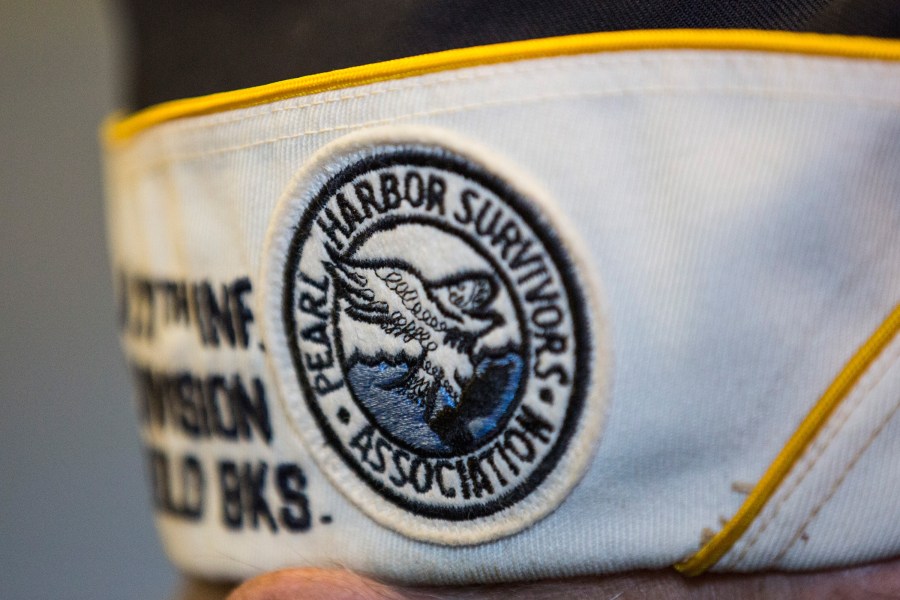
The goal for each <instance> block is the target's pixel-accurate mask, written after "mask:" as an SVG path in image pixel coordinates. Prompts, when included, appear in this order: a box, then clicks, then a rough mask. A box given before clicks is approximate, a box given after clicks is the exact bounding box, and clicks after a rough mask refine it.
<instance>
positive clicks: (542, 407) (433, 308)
mask: <svg viewBox="0 0 900 600" xmlns="http://www.w3.org/2000/svg"><path fill="white" fill-rule="evenodd" d="M496 163H497V161H496V159H493V158H490V157H488V156H487V155H486V153H484V151H481V150H474V149H473V148H472V147H471V146H470V145H467V144H464V143H462V142H460V141H458V140H457V139H456V138H455V137H451V136H448V135H447V134H443V133H435V132H434V130H431V129H424V130H423V129H418V128H414V129H409V128H403V129H392V130H390V131H389V132H385V131H381V132H378V131H376V132H371V133H367V134H362V135H357V136H352V137H350V138H348V139H345V140H342V141H339V142H338V143H337V144H334V145H332V146H331V147H329V148H326V149H325V150H324V151H323V152H320V153H319V154H318V155H317V156H316V157H314V159H313V160H312V161H311V163H310V164H309V165H307V166H306V167H305V168H304V169H303V170H302V171H301V173H300V175H299V176H298V178H297V179H296V180H295V182H294V183H293V184H292V186H291V188H290V190H289V191H288V193H287V194H286V196H285V197H284V198H283V199H282V201H281V205H280V207H279V209H278V211H277V214H276V216H275V218H274V221H273V224H272V229H271V230H270V239H269V252H268V263H267V269H268V272H267V276H266V280H267V290H266V294H267V296H266V299H265V302H266V315H267V317H266V319H267V335H268V337H269V348H270V355H271V356H272V359H273V363H274V370H275V372H276V373H277V376H278V379H279V384H280V388H281V391H282V397H283V400H284V405H285V408H286V411H287V414H288V415H289V418H291V419H292V420H293V421H294V425H295V428H296V430H297V431H298V432H299V434H300V435H301V437H302V438H303V439H304V440H305V441H306V443H307V446H308V447H309V449H310V451H311V452H312V454H313V456H314V457H315V458H316V459H317V461H318V462H319V464H320V466H321V467H322V470H323V471H324V472H325V473H326V475H328V476H329V477H330V478H331V480H332V482H333V483H334V484H335V485H336V486H337V487H338V488H339V489H341V490H342V491H343V492H344V493H345V494H346V495H347V496H348V497H349V498H351V499H352V500H353V501H354V502H355V503H356V504H357V505H358V506H359V508H361V509H362V510H363V511H365V512H366V513H368V514H369V515H370V516H372V517H373V518H375V519H376V520H377V521H378V522H380V523H382V524H384V525H386V526H388V527H391V528H393V529H395V530H397V531H400V532H402V533H404V534H406V535H409V536H411V537H415V538H418V539H423V540H428V541H432V542H439V543H446V544H467V543H477V542H483V541H487V540H490V539H494V538H497V537H499V536H502V535H508V534H510V533H513V532H515V531H517V530H520V529H522V528H524V527H526V526H528V525H530V524H531V523H533V522H534V521H536V520H537V519H539V518H541V517H542V516H544V515H546V514H548V513H549V512H550V511H552V510H553V509H554V508H555V507H556V506H557V505H558V504H559V502H561V501H562V500H563V498H564V497H565V496H566V494H567V493H568V492H569V491H570V490H571V488H572V487H573V486H574V485H575V483H576V482H577V481H578V479H579V477H580V476H581V474H582V473H583V472H584V470H585V468H586V466H587V464H588V462H589V460H590V456H591V454H592V449H593V447H594V445H595V441H596V439H597V437H598V436H599V431H600V427H601V423H602V420H603V414H604V404H603V399H604V398H603V397H604V393H605V387H606V386H605V376H606V364H607V360H606V356H607V349H606V346H605V341H604V339H603V337H602V336H601V334H600V332H601V328H600V327H599V326H598V319H597V315H596V314H595V312H596V311H595V308H594V306H593V304H592V302H591V301H590V298H589V296H590V294H589V291H590V289H589V288H590V287H591V286H590V285H589V284H588V283H587V282H586V280H585V277H584V273H583V272H582V271H583V268H582V262H581V261H580V260H578V259H576V258H575V257H574V253H575V249H573V246H577V244H575V243H574V240H573V239H572V233H571V231H570V230H569V229H568V228H565V227H563V226H562V225H561V224H560V223H559V221H560V220H561V219H560V218H559V217H558V216H556V217H554V216H553V215H551V213H552V212H554V211H555V210H556V209H555V208H554V207H553V206H552V205H551V204H550V203H549V202H548V201H546V200H543V199H542V198H543V196H542V195H541V194H539V193H537V192H534V191H529V190H531V188H530V187H529V186H528V185H527V184H525V183H524V182H523V181H522V177H521V176H520V175H516V174H515V173H513V172H512V170H511V169H509V168H508V167H507V168H499V167H498V165H497V164H496Z"/></svg>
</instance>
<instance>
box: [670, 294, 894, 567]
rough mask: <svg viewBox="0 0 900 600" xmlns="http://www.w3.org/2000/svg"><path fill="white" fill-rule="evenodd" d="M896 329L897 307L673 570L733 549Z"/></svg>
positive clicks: (703, 564) (712, 561) (700, 564)
mask: <svg viewBox="0 0 900 600" xmlns="http://www.w3.org/2000/svg"><path fill="white" fill-rule="evenodd" d="M898 330H900V304H898V305H896V306H895V307H894V308H893V310H892V311H891V312H890V314H889V315H888V316H887V318H886V319H885V320H884V322H882V323H881V325H880V326H879V327H878V328H877V329H876V330H875V332H874V333H873V334H872V335H871V336H870V337H869V339H868V340H867V341H866V342H865V343H864V344H863V345H862V346H861V347H860V348H859V349H858V350H857V351H856V353H855V354H854V355H853V357H852V358H851V359H850V360H849V361H848V362H847V364H846V365H845V366H844V368H843V369H841V372H840V373H838V375H837V377H835V379H834V381H832V383H831V385H829V386H828V388H827V389H826V390H825V392H824V393H823V394H822V396H821V397H820V398H819V400H818V402H816V404H815V406H813V408H812V410H810V412H809V413H808V414H807V415H806V417H805V418H804V419H803V421H802V422H801V423H800V426H799V427H798V428H797V430H796V431H795V432H794V434H793V435H792V436H791V437H790V439H789V440H788V441H787V443H786V444H785V446H784V447H783V448H782V449H781V451H780V452H779V453H778V456H776V457H775V460H774V461H772V464H770V465H769V468H768V469H767V470H766V472H765V473H764V474H763V476H762V478H761V479H760V480H759V482H758V483H757V484H756V486H755V487H754V488H753V491H751V492H750V494H749V495H748V496H747V499H746V500H745V501H744V503H743V504H742V505H741V506H740V508H738V510H737V512H736V513H735V515H734V516H733V517H732V518H731V520H729V521H728V523H726V524H725V526H723V527H722V529H720V530H719V532H718V533H716V534H715V535H714V536H713V537H712V539H711V540H710V541H709V542H707V543H706V544H705V545H703V547H701V548H700V550H698V551H697V552H696V553H695V554H694V555H693V556H691V557H690V558H688V559H687V560H684V561H682V562H679V563H677V564H676V565H675V568H676V569H678V570H679V571H681V572H682V573H684V574H685V575H699V574H700V573H703V572H704V571H706V570H707V569H709V568H710V567H711V566H713V565H714V564H716V563H717V562H718V561H719V560H720V559H721V558H722V557H723V556H724V555H725V554H726V553H727V552H728V551H729V550H730V549H731V548H732V547H733V546H734V544H735V543H736V542H737V541H738V540H739V539H740V537H741V536H742V535H743V534H744V533H745V532H746V531H747V529H748V528H749V527H750V525H752V524H753V521H754V520H755V519H756V518H757V517H758V516H759V514H760V512H761V511H762V509H763V508H764V507H765V505H766V504H767V503H768V501H769V500H770V499H771V497H772V496H773V495H774V494H775V493H776V492H777V490H778V488H779V487H780V486H781V484H782V483H783V481H784V479H785V477H787V476H788V474H789V473H790V472H791V470H792V469H793V467H794V466H795V465H796V463H797V461H798V460H799V459H800V458H801V457H802V456H803V454H804V453H805V451H806V449H807V447H808V446H809V444H810V442H812V441H813V439H814V438H815V437H816V436H817V435H818V433H819V431H820V430H821V428H822V426H823V425H824V424H825V423H826V422H827V420H828V419H829V417H830V416H831V414H832V413H833V411H834V410H835V408H836V407H837V406H838V405H840V404H841V403H842V402H843V401H844V400H845V399H846V397H847V396H848V394H850V393H851V392H852V390H853V388H854V387H855V386H856V384H857V382H858V381H859V379H860V377H861V376H862V375H863V373H864V372H865V371H866V370H867V369H868V368H869V366H870V365H871V364H872V363H873V362H875V360H877V358H878V357H879V355H881V353H882V352H883V351H884V349H885V348H886V347H887V345H888V344H889V343H890V342H891V340H892V339H894V337H895V336H896V335H897V332H898Z"/></svg>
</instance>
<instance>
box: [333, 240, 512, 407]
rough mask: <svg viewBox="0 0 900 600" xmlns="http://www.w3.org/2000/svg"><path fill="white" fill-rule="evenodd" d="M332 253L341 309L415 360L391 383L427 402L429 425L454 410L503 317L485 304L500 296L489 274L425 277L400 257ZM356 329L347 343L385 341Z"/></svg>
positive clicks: (412, 398) (411, 397) (415, 399)
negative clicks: (376, 329) (488, 337)
mask: <svg viewBox="0 0 900 600" xmlns="http://www.w3.org/2000/svg"><path fill="white" fill-rule="evenodd" d="M329 254H330V256H331V260H330V261H328V262H325V268H326V269H327V271H328V273H329V274H330V275H331V278H332V281H333V282H334V285H335V298H336V300H343V301H344V309H343V310H344V313H345V314H346V315H347V316H348V317H350V318H351V319H353V320H356V321H359V322H362V323H370V324H374V325H377V326H378V327H379V328H380V329H381V330H382V332H383V333H384V334H386V335H389V336H391V337H393V338H395V339H397V340H399V341H402V342H403V344H404V352H405V353H407V354H409V356H410V357H411V358H412V364H410V365H409V369H408V371H407V373H406V375H405V376H404V377H403V378H402V379H401V380H400V381H398V382H396V383H394V384H392V387H397V388H401V389H403V390H404V392H403V395H404V396H405V397H406V398H408V399H409V400H410V401H413V402H415V403H417V404H419V405H422V406H423V407H424V418H425V421H426V423H433V422H434V421H435V420H437V419H438V418H440V417H442V416H445V413H446V411H448V410H451V411H455V410H456V409H458V407H459V404H460V401H461V400H462V397H463V390H464V389H465V386H466V384H467V383H468V382H469V381H470V380H471V379H472V376H473V375H474V372H475V365H476V359H477V358H478V357H480V356H481V355H482V353H483V352H484V348H483V346H484V344H483V342H482V340H483V338H484V336H485V335H486V334H487V333H488V332H489V331H491V330H492V329H494V328H495V327H497V326H499V325H502V324H503V322H504V319H503V317H502V316H501V315H500V314H499V313H498V312H496V311H494V310H491V308H490V307H491V304H492V303H493V302H494V300H495V298H496V296H497V283H496V280H495V278H494V276H493V275H492V274H491V273H488V272H485V271H467V272H460V273H457V274H454V275H453V276H451V277H447V278H443V279H440V280H438V281H428V280H427V279H426V278H425V277H423V276H422V275H421V274H420V273H419V272H418V270H417V269H415V268H414V267H412V266H411V265H409V264H408V263H405V262H403V261H399V260H380V261H361V260H351V259H347V258H344V257H341V256H339V255H338V254H337V252H336V251H335V250H333V249H330V248H329ZM370 331H371V330H370ZM360 335H371V334H366V333H362V334H360ZM360 335H357V336H356V338H355V340H354V339H345V342H349V343H350V344H354V343H355V344H356V345H357V346H360V345H361V346H363V347H372V346H373V343H372V342H375V344H374V345H375V346H378V347H380V346H383V340H364V339H361V338H360ZM410 348H412V349H414V350H412V351H410V350H408V349H410Z"/></svg>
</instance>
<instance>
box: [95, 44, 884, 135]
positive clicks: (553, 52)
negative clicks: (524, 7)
mask: <svg viewBox="0 0 900 600" xmlns="http://www.w3.org/2000/svg"><path fill="white" fill-rule="evenodd" d="M651 49H700V50H753V51H760V52H786V53H794V54H813V55H818V56H842V57H848V58H867V59H878V60H900V41H896V40H882V39H875V38H866V37H848V36H841V35H822V34H815V33H791V32H785V31H756V30H738V29H731V30H721V29H659V30H648V31H615V32H603V33H587V34H581V35H568V36H561V37H552V38H542V39H535V40H525V41H521V42H507V43H502V44H492V45H489V46H475V47H472V48H462V49H459V50H447V51H444V52H435V53H433V54H423V55H421V56H413V57H409V58H400V59H397V60H389V61H386V62H380V63H374V64H370V65H364V66H359V67H351V68H349V69H340V70H338V71H331V72H328V73H320V74H317V75H309V76H306V77H299V78H297V79H288V80H285V81H279V82H277V83H270V84H267V85H261V86H257V87H251V88H246V89H242V90H236V91H231V92H221V93H218V94H210V95H209V96H200V97H197V98H188V99H185V100H173V101H171V102H164V103H162V104H157V105H156V106H151V107H149V108H145V109H143V110H140V111H138V112H136V113H134V114H133V115H131V116H127V117H124V118H122V117H121V116H120V115H113V116H112V117H111V118H110V119H109V120H108V121H107V122H106V123H105V124H104V126H103V137H104V140H105V141H106V142H107V143H115V142H122V141H124V140H127V139H129V138H131V137H133V136H135V135H137V134H138V133H140V132H141V131H143V130H145V129H147V128H149V127H153V126H155V125H159V124H160V123H165V122H167V121H172V120H174V119H182V118H185V117H194V116H198V115H207V114H210V113H216V112H221V111H226V110H232V109H236V108H245V107H248V106H254V105H256V104H264V103H268V102H275V101H277V100H284V99H285V98H293V97H295V96H304V95H307V94H315V93H318V92H325V91H330V90H337V89H341V88H346V87H352V86H358V85H365V84H369V83H375V82H378V81H385V80H390V79H400V78H403V77H412V76H415V75H424V74H426V73H437V72H439V71H446V70H448V69H460V68H464V67H473V66H478V65H489V64H496V63H503V62H511V61H517V60H525V59H533V58H544V57H550V56H564V55H571V54H585V53H593V52H619V51H624V50H651Z"/></svg>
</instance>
